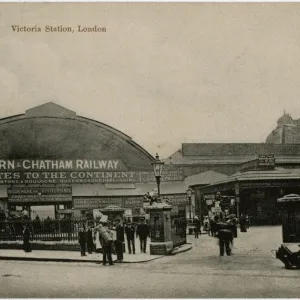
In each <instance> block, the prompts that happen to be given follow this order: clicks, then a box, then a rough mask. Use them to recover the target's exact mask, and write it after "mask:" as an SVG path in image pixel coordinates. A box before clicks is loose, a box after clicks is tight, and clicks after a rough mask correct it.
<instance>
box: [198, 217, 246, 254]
mask: <svg viewBox="0 0 300 300" xmlns="http://www.w3.org/2000/svg"><path fill="white" fill-rule="evenodd" d="M205 221H206V223H205V222H204V223H205V224H204V223H203V228H204V229H205V231H207V233H208V235H211V236H213V237H218V239H219V249H220V256H224V254H225V252H226V254H227V255H228V256H230V255H231V253H232V246H233V240H234V238H237V236H238V230H237V228H238V224H239V226H240V231H241V232H247V229H248V228H249V216H247V215H244V214H241V215H240V217H239V218H236V216H235V215H229V216H227V217H226V216H225V215H223V214H219V215H214V216H212V217H210V218H209V219H205ZM201 223H202V222H201V220H200V218H199V216H195V218H194V232H195V238H198V237H199V234H201Z"/></svg>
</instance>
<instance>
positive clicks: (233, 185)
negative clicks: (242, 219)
mask: <svg viewBox="0 0 300 300" xmlns="http://www.w3.org/2000/svg"><path fill="white" fill-rule="evenodd" d="M299 180H300V170H298V169H281V168H280V169H274V170H267V171H266V170H261V171H259V170H256V171H247V172H243V173H237V174H235V175H232V176H228V178H227V179H226V180H225V181H223V182H216V183H213V184H211V185H208V186H206V187H202V188H199V192H200V194H201V201H202V207H204V208H206V211H208V203H209V199H210V198H211V197H213V196H214V195H216V194H217V193H218V192H220V193H221V195H222V196H228V197H229V198H231V199H234V202H235V205H234V207H233V208H230V209H231V212H233V213H234V214H236V215H237V216H240V215H241V214H247V215H249V216H251V222H252V224H253V225H276V224H279V223H280V218H281V217H280V209H279V208H278V205H277V202H276V201H277V199H278V198H280V197H282V196H284V195H287V194H299V193H300V186H299ZM206 211H205V209H203V211H202V215H205V213H206Z"/></svg>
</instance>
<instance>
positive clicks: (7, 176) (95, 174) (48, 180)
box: [0, 159, 184, 184]
mask: <svg viewBox="0 0 300 300" xmlns="http://www.w3.org/2000/svg"><path fill="white" fill-rule="evenodd" d="M150 168H151V166H149V171H130V170H128V169H127V168H126V166H125V165H124V164H123V163H122V161H121V160H119V159H112V160H103V159H102V160H92V159H75V160H72V159H69V160H68V159H65V160H62V159H61V160H59V159H57V160H50V159H40V160H30V159H19V160H3V159H2V160H1V159H0V184H78V183H79V184H80V183H83V184H84V183H146V182H151V183H152V182H155V180H156V179H155V176H154V172H153V171H151V169H150ZM183 179H184V176H183V171H182V170H178V169H175V170H174V168H170V167H166V168H165V169H164V170H163V172H162V178H161V181H162V182H164V181H183Z"/></svg>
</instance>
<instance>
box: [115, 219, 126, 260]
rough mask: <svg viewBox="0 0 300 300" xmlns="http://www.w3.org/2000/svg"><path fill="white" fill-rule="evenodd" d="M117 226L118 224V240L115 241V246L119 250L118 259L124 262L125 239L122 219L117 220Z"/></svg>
mask: <svg viewBox="0 0 300 300" xmlns="http://www.w3.org/2000/svg"><path fill="white" fill-rule="evenodd" d="M116 223H117V226H116V241H115V248H116V252H117V261H118V262H122V261H123V243H124V240H125V236H124V227H123V225H122V224H121V221H120V220H119V219H118V220H116Z"/></svg>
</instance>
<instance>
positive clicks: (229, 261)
mask: <svg viewBox="0 0 300 300" xmlns="http://www.w3.org/2000/svg"><path fill="white" fill-rule="evenodd" d="M189 241H190V242H192V243H193V249H192V250H190V251H188V252H185V253H181V254H178V255H175V256H168V257H163V258H161V259H157V260H154V261H152V262H148V263H139V264H135V263H132V264H116V265H114V266H103V265H101V264H90V263H81V264H80V263H50V262H21V261H13V262H12V261H1V262H0V291H1V298H6V297H9V298H11V297H15V298H16V297H22V298H27V297H39V298H44V297H47V298H49V297H51V298H52V297H57V298H66V297H68V298H81V297H84V298H89V297H94V298H95V297H97V298H102V297H105V298H129V297H130V298H137V297H139V298H166V297H168V298H195V297H196V298H203V297H205V298H212V297H214V298H215V297H219V298H220V297H222V298H229V297H230V298H237V297H243V298H248V297H252V298H253V297H256V298H262V297H263V298H266V297H269V298H275V297H276V298H281V297H283V298H290V297H293V298H297V297H299V295H300V292H299V287H300V283H299V282H300V280H299V279H300V270H286V269H285V268H284V266H283V264H282V263H281V262H280V261H279V260H277V259H275V253H272V252H271V250H275V249H277V248H278V247H279V246H280V244H281V227H255V228H250V229H249V231H248V232H247V233H241V232H239V233H238V238H237V239H236V240H235V244H234V249H233V255H232V256H230V257H227V256H224V257H219V252H218V243H217V239H215V238H212V237H209V236H207V235H206V234H205V235H202V236H201V237H200V238H199V239H197V240H196V239H194V238H193V236H189ZM125 255H128V254H125Z"/></svg>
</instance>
